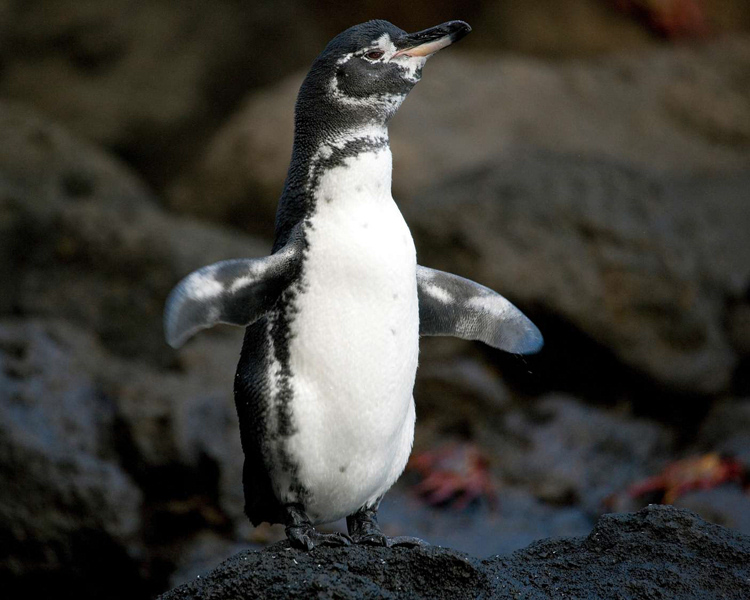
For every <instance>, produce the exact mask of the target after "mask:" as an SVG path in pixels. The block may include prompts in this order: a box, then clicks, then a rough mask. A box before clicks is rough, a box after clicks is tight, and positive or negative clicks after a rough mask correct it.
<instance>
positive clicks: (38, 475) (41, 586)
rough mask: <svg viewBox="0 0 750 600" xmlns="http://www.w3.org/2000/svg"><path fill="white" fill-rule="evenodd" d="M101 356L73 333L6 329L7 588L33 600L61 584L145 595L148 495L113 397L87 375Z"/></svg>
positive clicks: (3, 546) (1, 427)
mask: <svg viewBox="0 0 750 600" xmlns="http://www.w3.org/2000/svg"><path fill="white" fill-rule="evenodd" d="M72 346H74V347H76V351H74V352H71V349H72V348H71V347H72ZM95 354H96V347H95V344H93V343H92V342H91V340H90V338H88V337H87V336H86V335H84V334H81V333H80V332H76V331H74V330H72V329H71V328H69V327H65V326H58V327H54V328H52V329H51V330H49V329H46V328H44V327H43V326H41V325H40V324H21V323H14V324H8V323H3V324H2V325H1V326H0V481H1V482H2V483H1V484H0V487H2V494H0V531H2V543H0V580H5V581H6V585H4V588H5V589H7V583H8V582H9V580H10V581H12V584H13V587H11V590H13V589H15V588H16V586H18V587H19V588H20V587H23V589H24V592H25V594H29V595H33V596H46V595H48V594H49V593H51V592H52V590H54V589H58V588H59V587H61V586H62V587H70V588H71V589H72V588H73V587H76V588H78V589H79V590H80V593H81V594H82V595H83V596H91V597H94V596H97V595H99V596H104V595H106V596H108V597H118V598H123V597H127V596H128V595H129V594H137V593H144V591H145V590H144V585H143V580H142V579H141V578H140V577H139V576H138V572H139V567H140V565H141V560H140V559H141V557H142V554H143V551H144V548H143V545H142V539H141V538H140V529H141V525H142V520H141V519H142V517H141V504H142V502H143V497H142V492H141V490H140V489H139V488H138V486H137V485H136V484H135V482H134V481H133V479H132V477H131V476H130V475H129V474H128V473H127V472H126V471H125V470H124V469H123V468H122V466H121V465H120V464H119V461H118V457H117V455H116V451H115V447H114V445H113V436H112V435H111V432H112V430H113V426H114V419H115V410H114V407H113V405H112V399H111V398H110V397H108V396H107V395H106V394H105V393H104V391H103V390H102V388H101V387H100V385H99V382H97V381H96V378H95V377H94V376H93V374H91V373H90V372H89V371H90V366H91V362H92V361H94V360H95V358H94V357H93V355H95ZM84 556H85V557H87V560H82V558H83V557H84ZM11 578H12V579H11ZM105 581H107V582H109V584H111V585H112V586H113V587H114V588H115V589H114V590H107V589H106V585H105V583H104V582H105ZM11 597H13V592H11Z"/></svg>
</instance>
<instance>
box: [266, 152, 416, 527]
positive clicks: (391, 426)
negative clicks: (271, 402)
mask: <svg viewBox="0 0 750 600" xmlns="http://www.w3.org/2000/svg"><path fill="white" fill-rule="evenodd" d="M390 187H391V153H390V150H389V149H388V147H387V146H386V147H384V148H381V149H379V150H377V151H373V152H367V153H362V154H360V155H358V156H356V157H353V158H349V159H347V160H346V161H345V164H344V165H342V166H339V167H336V168H334V169H331V170H330V171H328V172H326V173H325V174H324V175H323V176H322V178H321V180H320V184H319V187H318V189H317V192H316V196H317V208H316V212H315V214H314V215H313V217H312V218H311V221H310V226H309V229H308V232H307V236H308V250H307V255H306V259H305V266H304V292H303V293H302V294H301V295H300V296H299V297H298V298H297V310H298V312H297V316H296V318H295V321H294V323H293V331H292V339H291V342H290V343H291V347H290V367H291V372H292V374H293V376H292V387H293V391H294V400H293V403H292V418H293V421H294V424H295V426H296V428H297V429H296V433H295V434H294V435H292V437H291V438H289V439H288V440H287V445H286V448H287V451H289V452H290V453H291V457H292V459H293V460H294V461H295V463H296V464H298V465H299V473H298V476H299V479H300V482H301V483H302V484H303V485H304V486H305V487H306V488H307V489H308V490H309V491H310V492H311V500H310V504H309V505H308V506H306V507H305V509H306V511H307V514H308V516H309V517H310V518H311V519H312V520H313V522H316V523H321V522H328V521H332V520H336V519H338V518H341V517H343V516H346V515H349V514H352V513H354V512H355V511H356V510H357V509H359V508H361V507H362V506H364V505H368V506H369V505H372V504H373V503H374V502H375V500H377V499H378V498H379V497H380V496H382V495H383V494H384V493H385V492H386V490H388V488H390V487H391V485H393V483H394V482H395V480H396V479H397V478H398V476H399V475H400V474H401V472H402V470H403V468H404V466H405V465H406V461H407V459H408V456H409V453H410V451H411V445H412V440H413V434H414V420H415V413H414V401H413V398H412V390H413V387H414V378H415V374H416V369H417V356H418V353H419V309H418V300H417V287H416V253H415V249H414V243H413V241H412V237H411V233H410V232H409V229H408V227H407V225H406V223H405V222H404V219H403V217H402V216H401V213H400V212H399V210H398V208H397V207H396V204H395V203H394V201H393V198H392V197H391V190H390ZM277 493H279V494H280V497H281V499H282V501H288V499H289V500H291V499H292V498H293V497H292V494H291V493H290V491H289V490H288V489H278V488H277Z"/></svg>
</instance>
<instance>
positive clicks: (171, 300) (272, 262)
mask: <svg viewBox="0 0 750 600" xmlns="http://www.w3.org/2000/svg"><path fill="white" fill-rule="evenodd" d="M301 258H302V243H301V239H300V237H299V236H292V238H291V239H290V240H289V242H288V243H287V244H286V245H285V246H284V247H282V248H281V249H280V250H279V251H278V252H276V253H275V254H272V255H270V256H266V257H263V258H238V259H233V260H224V261H221V262H217V263H214V264H212V265H209V266H207V267H203V268H202V269H198V270H197V271H193V272H192V273H191V274H190V275H188V276H187V277H185V278H184V279H183V280H182V281H180V283H178V284H177V286H176V287H175V288H174V289H173V290H172V292H171V293H170V294H169V297H168V298H167V302H166V305H165V307H164V333H165V336H166V338H167V343H168V344H169V345H170V346H172V347H173V348H179V347H180V346H182V344H184V343H185V342H186V341H187V340H188V339H189V338H191V337H192V336H193V335H195V334H196V333H197V332H198V331H200V330H201V329H207V328H209V327H213V326H214V325H216V324H217V323H227V324H229V325H240V326H247V325H250V324H252V323H254V322H255V321H257V320H258V319H259V318H260V317H262V316H263V315H264V314H265V313H266V312H268V311H269V310H270V309H271V308H273V305H274V304H275V302H276V300H277V299H278V297H279V295H280V294H281V293H282V292H283V291H284V290H285V289H286V287H287V286H288V285H289V283H290V282H291V281H292V279H293V278H294V276H295V275H296V273H297V271H298V270H299V269H298V267H299V263H300V261H301Z"/></svg>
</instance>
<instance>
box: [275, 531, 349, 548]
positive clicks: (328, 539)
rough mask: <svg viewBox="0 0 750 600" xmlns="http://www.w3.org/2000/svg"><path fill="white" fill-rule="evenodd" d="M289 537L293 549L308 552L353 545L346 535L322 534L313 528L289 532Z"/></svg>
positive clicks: (337, 533)
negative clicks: (319, 547) (322, 547)
mask: <svg viewBox="0 0 750 600" xmlns="http://www.w3.org/2000/svg"><path fill="white" fill-rule="evenodd" d="M287 537H288V538H289V543H290V544H291V545H292V547H294V548H298V549H300V550H307V551H308V552H309V551H310V550H312V549H313V548H315V547H316V546H349V545H350V544H351V543H352V539H351V538H350V537H349V536H348V535H346V534H345V533H339V532H333V533H320V532H319V531H316V530H315V529H313V528H312V527H310V528H309V529H307V530H305V531H295V530H287Z"/></svg>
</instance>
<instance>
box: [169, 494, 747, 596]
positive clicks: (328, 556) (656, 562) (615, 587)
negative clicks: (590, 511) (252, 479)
mask: <svg viewBox="0 0 750 600" xmlns="http://www.w3.org/2000/svg"><path fill="white" fill-rule="evenodd" d="M749 564H750V538H748V537H747V536H743V535H741V534H739V533H735V532H733V531H731V530H728V529H724V528H723V527H720V526H718V525H711V524H709V523H706V522H705V521H702V520H701V519H700V518H699V517H697V516H696V515H694V514H693V513H690V512H688V511H685V510H678V509H675V508H672V507H661V506H652V507H649V508H647V509H645V510H643V511H641V512H639V513H636V514H623V515H606V516H604V517H602V518H601V519H600V520H599V522H598V524H597V526H596V528H595V529H594V531H593V532H592V533H591V534H590V535H589V536H588V537H585V538H567V539H566V538H563V539H556V540H545V541H541V542H536V543H534V544H532V545H531V546H529V547H528V548H526V549H525V550H520V551H518V552H515V553H514V554H512V555H510V556H507V557H500V556H495V557H492V558H488V559H486V560H483V561H480V560H478V559H475V558H471V557H470V556H468V555H466V554H462V553H459V552H456V551H454V550H450V549H447V548H441V547H439V546H428V547H425V548H417V549H413V550H408V549H401V548H396V549H386V548H372V547H362V546H357V547H348V548H326V547H321V548H318V549H316V550H315V551H314V552H300V551H297V550H292V549H290V548H289V547H288V545H287V544H286V543H284V542H283V543H281V544H277V545H274V546H271V547H269V548H267V549H265V550H263V551H261V552H252V551H247V552H242V553H240V554H237V555H236V556H234V557H232V558H231V559H229V560H228V561H226V562H224V563H222V564H221V565H220V566H219V567H218V568H216V569H215V570H213V571H212V572H210V573H209V574H207V575H205V576H202V577H200V578H196V579H195V580H193V581H192V582H190V583H188V584H185V585H183V586H180V587H178V588H176V589H174V590H172V591H171V592H168V593H167V594H164V595H163V596H161V598H163V599H164V600H182V599H188V598H215V599H217V600H218V599H221V598H269V599H270V598H289V597H293V596H297V597H303V598H304V597H317V598H342V599H344V598H358V599H359V598H404V597H408V598H450V599H451V600H453V599H459V598H500V597H523V598H539V599H547V598H550V597H560V598H562V597H573V598H622V599H623V600H625V599H629V598H632V599H640V598H652V597H653V598H656V597H667V598H686V599H698V598H702V599H703V598H705V599H708V598H716V597H722V598H728V599H729V598H737V599H740V598H746V597H747V596H748V594H750V567H749V566H748V565H749Z"/></svg>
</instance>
